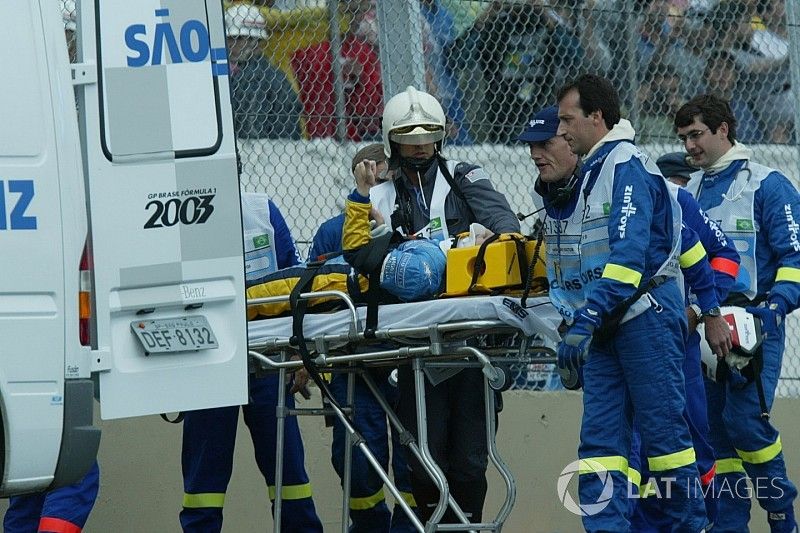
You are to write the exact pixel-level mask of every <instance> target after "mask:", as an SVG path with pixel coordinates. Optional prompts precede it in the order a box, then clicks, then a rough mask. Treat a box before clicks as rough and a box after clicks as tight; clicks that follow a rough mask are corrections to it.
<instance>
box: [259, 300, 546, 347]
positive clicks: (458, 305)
mask: <svg viewBox="0 0 800 533" xmlns="http://www.w3.org/2000/svg"><path fill="white" fill-rule="evenodd" d="M356 310H357V312H358V317H359V321H360V328H359V329H362V328H363V324H364V321H365V319H366V314H367V309H366V307H359V308H357V309H356ZM351 317H352V313H351V312H350V311H349V310H343V311H337V312H335V313H319V314H311V313H309V314H307V315H306V316H305V318H304V320H303V333H304V335H305V337H306V339H311V338H313V337H317V336H319V335H323V334H329V335H332V334H346V333H347V332H348V330H349V328H350V323H351ZM470 320H496V321H500V322H502V323H504V324H505V325H508V326H510V327H513V328H517V329H518V330H520V331H521V332H522V333H524V334H525V335H527V336H531V335H536V334H539V335H542V336H544V337H547V338H549V339H550V340H552V341H553V342H558V341H559V340H560V337H559V335H558V331H557V330H558V325H559V324H560V323H561V316H560V315H559V314H558V311H556V309H555V308H554V307H553V306H552V304H551V303H550V299H549V298H548V297H546V296H540V297H532V298H528V300H527V307H526V308H524V309H523V308H522V307H521V306H520V304H519V298H513V297H509V296H502V295H500V296H470V297H464V298H446V299H441V300H430V301H426V302H414V303H402V304H386V305H381V306H380V309H379V311H378V329H379V330H382V329H387V328H392V329H394V328H414V327H426V326H429V325H431V324H445V323H449V322H461V321H470ZM248 333H249V336H250V342H251V343H252V342H259V341H267V340H279V341H280V340H287V339H289V337H291V336H292V318H291V317H279V318H269V319H264V320H255V321H252V322H249V323H248Z"/></svg>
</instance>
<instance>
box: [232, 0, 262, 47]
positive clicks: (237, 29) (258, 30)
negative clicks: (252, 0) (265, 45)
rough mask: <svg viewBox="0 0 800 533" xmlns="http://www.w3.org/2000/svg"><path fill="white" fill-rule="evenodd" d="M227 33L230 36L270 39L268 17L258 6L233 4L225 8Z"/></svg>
mask: <svg viewBox="0 0 800 533" xmlns="http://www.w3.org/2000/svg"><path fill="white" fill-rule="evenodd" d="M225 34H226V35H227V36H228V37H253V38H256V39H268V38H269V34H268V33H267V19H265V18H264V15H263V14H262V13H261V11H260V10H259V9H258V8H257V7H256V6H252V5H247V4H236V5H233V6H231V7H229V8H228V9H226V10H225Z"/></svg>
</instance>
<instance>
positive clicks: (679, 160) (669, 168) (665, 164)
mask: <svg viewBox="0 0 800 533" xmlns="http://www.w3.org/2000/svg"><path fill="white" fill-rule="evenodd" d="M688 156H689V154H687V153H684V152H671V153H669V154H664V155H662V156H661V157H659V158H658V159H657V160H656V166H657V167H658V170H660V171H661V174H662V175H663V176H664V177H665V178H672V177H676V176H677V177H681V178H686V179H688V178H689V176H690V175H691V174H692V172H697V170H698V168H697V167H693V166H692V165H690V164H689V162H688V161H687V160H686V158H687V157H688Z"/></svg>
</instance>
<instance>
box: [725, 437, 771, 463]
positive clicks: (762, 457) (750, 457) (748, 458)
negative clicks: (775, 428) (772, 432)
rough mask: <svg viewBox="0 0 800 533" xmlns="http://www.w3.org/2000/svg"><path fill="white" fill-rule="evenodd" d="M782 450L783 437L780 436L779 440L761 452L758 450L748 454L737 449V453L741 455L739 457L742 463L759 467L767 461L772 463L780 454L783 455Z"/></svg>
mask: <svg viewBox="0 0 800 533" xmlns="http://www.w3.org/2000/svg"><path fill="white" fill-rule="evenodd" d="M782 450H783V446H782V445H781V437H780V435H778V439H777V440H776V441H775V442H773V443H772V444H770V445H769V446H767V447H766V448H761V449H760V450H756V451H754V452H746V451H743V450H739V449H737V450H736V453H737V454H739V457H741V458H742V461H744V462H745V463H750V464H752V465H758V464H761V463H766V462H767V461H772V460H773V459H775V458H776V457H777V456H778V454H779V453H781V451H782Z"/></svg>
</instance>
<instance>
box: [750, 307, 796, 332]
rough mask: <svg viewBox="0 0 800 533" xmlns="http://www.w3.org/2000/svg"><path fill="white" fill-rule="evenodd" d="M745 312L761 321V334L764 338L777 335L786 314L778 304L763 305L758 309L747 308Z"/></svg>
mask: <svg viewBox="0 0 800 533" xmlns="http://www.w3.org/2000/svg"><path fill="white" fill-rule="evenodd" d="M745 311H747V312H748V313H750V314H752V315H753V316H756V317H758V318H759V319H760V320H761V333H763V334H764V336H767V337H768V336H770V335H777V334H778V328H779V327H780V326H781V323H782V322H783V317H784V316H786V312H785V311H784V309H783V306H782V305H780V304H779V303H777V302H767V303H762V304H761V305H759V306H758V307H746V308H745Z"/></svg>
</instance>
